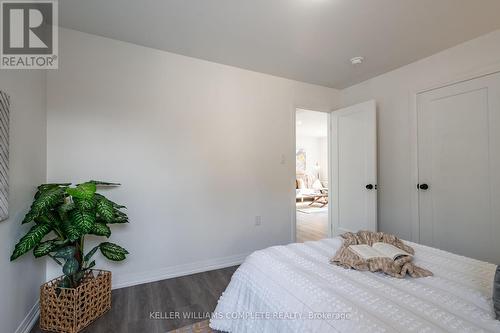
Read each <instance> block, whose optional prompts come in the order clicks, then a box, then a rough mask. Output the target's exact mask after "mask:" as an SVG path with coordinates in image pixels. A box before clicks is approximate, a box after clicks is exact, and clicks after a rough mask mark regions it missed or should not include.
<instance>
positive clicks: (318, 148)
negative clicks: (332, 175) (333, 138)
mask: <svg viewBox="0 0 500 333" xmlns="http://www.w3.org/2000/svg"><path fill="white" fill-rule="evenodd" d="M296 146H297V149H300V148H302V149H304V150H305V152H306V171H307V172H308V173H310V174H311V175H314V176H316V177H317V174H318V172H319V176H320V180H322V181H328V146H327V138H323V137H315V136H303V135H297V139H296ZM316 163H318V165H319V167H320V169H319V170H317V169H316Z"/></svg>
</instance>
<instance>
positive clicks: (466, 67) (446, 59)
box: [342, 30, 500, 239]
mask: <svg viewBox="0 0 500 333" xmlns="http://www.w3.org/2000/svg"><path fill="white" fill-rule="evenodd" d="M493 68H495V69H498V70H500V30H498V31H495V32H493V33H490V34H488V35H485V36H482V37H480V38H477V39H474V40H472V41H469V42H467V43H464V44H461V45H459V46H456V47H454V48H451V49H448V50H446V51H443V52H441V53H438V54H436V55H434V56H431V57H429V58H426V59H423V60H421V61H418V62H415V63H413V64H410V65H408V66H405V67H402V68H400V69H397V70H395V71H392V72H389V73H386V74H384V75H381V76H378V77H376V78H374V79H371V80H368V81H366V82H363V83H360V84H358V85H355V86H353V87H350V88H347V89H345V90H343V91H342V104H343V105H344V106H348V105H352V104H355V103H358V102H363V101H366V100H369V99H376V100H377V104H378V117H379V119H378V138H379V141H378V144H379V147H378V150H379V151H378V153H379V155H378V157H379V185H380V186H379V189H380V190H379V228H380V230H381V231H385V232H391V233H395V234H397V235H399V236H400V237H403V238H406V239H410V238H411V222H410V221H411V218H412V213H411V212H412V195H413V193H414V192H413V191H415V186H416V183H415V179H414V178H413V177H412V168H413V167H414V163H413V161H412V156H411V148H412V143H411V142H412V139H413V137H414V136H413V134H412V133H411V121H412V120H411V119H412V116H413V115H412V111H411V110H412V104H411V103H413V96H414V93H415V92H416V91H418V90H421V89H427V88H431V87H433V86H438V85H439V84H440V83H448V82H450V81H453V80H457V79H465V78H468V77H470V76H471V75H473V73H484V72H486V71H487V70H488V69H493Z"/></svg>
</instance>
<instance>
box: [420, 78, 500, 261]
mask: <svg viewBox="0 0 500 333" xmlns="http://www.w3.org/2000/svg"><path fill="white" fill-rule="evenodd" d="M417 102H418V105H417V112H418V170H419V185H417V188H416V189H415V190H418V191H419V220H420V225H419V230H420V235H419V236H420V242H421V243H423V244H426V245H430V246H434V247H437V248H440V249H443V250H447V251H451V252H454V253H458V254H461V255H465V256H469V257H473V258H477V259H481V260H486V261H491V262H495V263H497V264H498V263H500V191H499V187H500V74H492V75H488V76H484V77H481V78H477V79H473V80H469V81H466V82H462V83H458V84H454V85H450V86H446V87H443V88H439V89H435V90H431V91H428V92H425V93H422V94H419V95H418V98H417Z"/></svg>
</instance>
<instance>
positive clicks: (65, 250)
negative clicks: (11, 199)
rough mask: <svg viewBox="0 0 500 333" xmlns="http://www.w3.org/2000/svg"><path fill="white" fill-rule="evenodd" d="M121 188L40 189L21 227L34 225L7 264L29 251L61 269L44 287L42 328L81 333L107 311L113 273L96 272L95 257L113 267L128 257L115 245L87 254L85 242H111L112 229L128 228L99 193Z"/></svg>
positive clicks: (119, 209) (116, 207) (118, 209)
mask: <svg viewBox="0 0 500 333" xmlns="http://www.w3.org/2000/svg"><path fill="white" fill-rule="evenodd" d="M119 185H120V184H115V183H107V182H99V181H89V182H86V183H83V184H78V185H76V186H71V184H70V183H67V184H44V185H40V186H39V187H38V191H37V192H36V194H35V198H34V201H33V204H32V205H31V208H30V210H29V212H28V213H27V214H26V216H25V217H24V219H23V221H22V223H23V224H25V223H34V225H33V227H32V228H31V229H30V230H29V231H28V233H27V234H26V235H25V236H24V237H22V238H21V240H20V241H19V242H18V243H17V244H16V246H15V249H14V252H13V253H12V256H11V257H10V260H11V261H12V260H15V259H17V258H19V257H20V256H22V255H23V254H25V253H27V252H28V251H31V250H33V255H34V256H35V257H36V258H40V257H43V256H48V257H50V258H51V259H52V260H54V261H55V262H56V263H57V264H58V265H60V266H62V272H63V274H64V275H62V276H61V277H59V278H56V279H54V280H52V281H49V282H47V283H45V284H44V285H42V287H41V292H40V327H41V328H42V329H44V330H50V331H56V332H69V333H74V332H79V331H81V330H82V329H83V328H84V327H86V326H88V325H89V324H90V323H91V322H93V321H94V320H95V319H96V318H98V317H99V316H101V315H102V314H104V313H105V312H106V311H107V310H109V309H110V308H111V272H108V271H102V270H95V269H93V267H94V266H95V261H94V260H93V256H94V254H95V253H96V252H97V251H100V252H101V253H102V255H103V256H104V257H105V258H107V259H109V260H113V261H122V260H124V259H125V257H126V255H127V254H128V252H127V250H125V249H124V248H122V247H121V246H119V245H116V244H113V243H110V242H103V243H100V244H99V245H97V246H95V247H94V248H92V249H91V250H90V251H88V252H86V253H85V247H84V245H85V236H86V235H96V236H104V237H108V238H109V237H110V236H111V229H110V227H109V225H110V224H115V223H127V222H128V217H127V215H126V214H125V213H124V212H122V209H123V208H125V206H121V205H118V204H116V203H114V202H113V201H111V200H109V199H107V198H106V197H105V196H103V195H102V194H99V193H97V192H96V191H97V188H98V187H102V186H105V187H110V186H119Z"/></svg>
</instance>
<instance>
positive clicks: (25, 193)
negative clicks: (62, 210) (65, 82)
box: [0, 70, 46, 333]
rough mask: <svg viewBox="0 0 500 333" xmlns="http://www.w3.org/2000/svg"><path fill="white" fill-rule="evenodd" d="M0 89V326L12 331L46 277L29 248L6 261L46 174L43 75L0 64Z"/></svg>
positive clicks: (40, 264)
mask: <svg viewBox="0 0 500 333" xmlns="http://www.w3.org/2000/svg"><path fill="white" fill-rule="evenodd" d="M0 90H3V91H5V92H7V93H8V94H9V95H10V96H11V110H10V112H11V113H10V197H9V206H10V207H9V213H10V217H9V219H7V220H6V221H3V222H0V253H1V255H0V300H1V301H0V332H2V333H3V332H5V333H11V332H15V331H16V329H17V328H18V327H20V328H21V329H22V328H23V327H26V325H28V323H27V322H25V323H22V321H23V320H24V318H25V316H26V315H27V314H28V313H30V311H31V310H32V308H33V305H34V304H35V303H36V302H37V301H38V295H39V290H40V285H41V284H42V283H43V282H45V262H44V260H43V259H40V260H36V259H35V258H33V256H32V255H31V253H28V254H27V255H25V256H23V257H21V258H19V259H18V260H16V261H14V262H12V263H11V262H9V256H10V254H11V253H12V250H13V249H14V245H15V243H16V242H17V241H18V240H19V238H20V237H21V236H23V235H24V233H25V232H26V231H27V230H28V229H29V226H21V220H22V219H23V217H24V214H25V213H26V211H27V210H28V208H29V206H30V205H31V201H32V199H33V195H34V193H35V188H36V186H38V185H39V184H41V183H44V182H45V179H46V160H45V159H46V113H45V75H44V73H43V72H42V71H36V70H29V71H23V70H1V71H0ZM31 314H32V315H33V314H34V313H33V312H32V313H31Z"/></svg>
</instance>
